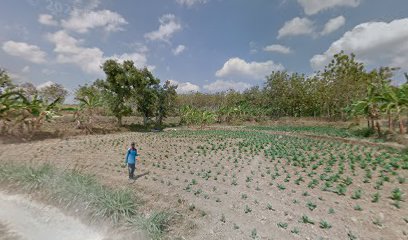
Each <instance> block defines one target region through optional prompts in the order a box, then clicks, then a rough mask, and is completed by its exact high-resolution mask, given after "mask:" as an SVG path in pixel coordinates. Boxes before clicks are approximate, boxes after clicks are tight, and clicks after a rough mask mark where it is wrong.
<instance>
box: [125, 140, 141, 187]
mask: <svg viewBox="0 0 408 240" xmlns="http://www.w3.org/2000/svg"><path fill="white" fill-rule="evenodd" d="M137 156H139V155H138V154H137V149H136V148H135V143H134V142H132V143H131V144H130V148H129V149H128V150H127V154H126V158H125V164H127V166H128V171H129V180H132V179H134V177H135V176H134V174H135V169H136V163H137V162H136V157H137Z"/></svg>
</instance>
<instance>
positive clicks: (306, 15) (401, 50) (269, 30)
mask: <svg viewBox="0 0 408 240" xmlns="http://www.w3.org/2000/svg"><path fill="white" fill-rule="evenodd" d="M341 50H344V51H345V52H346V53H351V52H353V53H355V54H356V56H357V59H358V60H359V61H361V62H364V63H365V64H366V66H367V68H368V69H372V68H375V67H379V66H392V67H399V68H400V70H399V71H397V72H396V76H395V80H394V82H395V83H401V82H403V81H404V80H403V77H402V75H403V74H402V73H403V72H404V71H407V72H408V1H407V0H387V1H385V0H2V4H1V8H0V67H1V68H5V69H6V70H7V71H8V72H9V73H10V75H11V76H12V78H13V79H14V80H15V81H16V82H21V83H22V82H31V83H33V84H34V85H36V86H39V87H41V86H44V85H47V84H50V83H52V82H53V83H60V84H63V85H64V86H65V87H66V88H67V89H68V90H69V91H70V92H71V93H73V92H74V91H75V89H77V88H78V86H79V85H84V84H90V83H92V82H93V81H94V80H96V79H98V78H102V79H103V78H104V73H103V71H102V70H101V68H100V66H101V64H102V63H103V62H104V61H106V60H107V59H116V60H118V61H123V60H133V61H134V63H135V65H136V66H137V67H139V68H142V67H147V68H149V69H150V70H151V71H152V72H153V74H154V75H155V76H157V77H158V78H159V79H161V81H162V82H164V81H166V80H170V81H172V82H173V83H174V84H178V92H179V93H186V92H191V91H201V92H217V91H224V90H228V89H235V90H237V91H242V90H244V89H246V88H249V87H251V86H262V85H263V84H264V82H265V76H267V75H269V74H270V73H271V72H272V71H278V70H286V71H288V72H300V73H304V74H306V75H312V74H313V73H314V72H316V71H319V70H322V68H323V67H324V66H325V65H326V64H327V63H328V62H329V61H330V60H331V58H332V56H333V55H334V54H336V53H338V52H340V51H341ZM70 99H71V100H72V96H71V98H70Z"/></svg>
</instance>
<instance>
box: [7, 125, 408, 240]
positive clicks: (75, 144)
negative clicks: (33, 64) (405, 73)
mask: <svg viewBox="0 0 408 240" xmlns="http://www.w3.org/2000/svg"><path fill="white" fill-rule="evenodd" d="M174 132H175V133H177V132H178V130H177V131H174ZM174 132H173V131H168V132H165V133H116V134H107V135H92V136H91V135H87V136H74V137H71V138H69V139H48V140H44V141H37V142H29V143H19V144H2V145H0V162H13V163H24V164H33V165H36V164H42V163H51V164H53V165H55V166H57V167H60V168H63V169H65V168H68V169H77V170H78V169H79V170H81V171H84V172H86V173H91V174H95V175H96V176H97V177H98V178H99V179H100V180H101V181H102V182H103V183H104V184H107V185H109V186H113V187H117V188H131V189H133V190H134V191H135V192H136V193H137V194H138V195H139V196H141V197H142V198H143V200H144V202H145V204H144V207H143V209H142V211H145V212H147V213H148V212H150V211H152V210H160V209H171V210H173V211H175V212H176V213H178V214H179V215H180V218H179V222H178V223H175V225H174V226H173V227H172V228H171V229H170V233H169V234H168V236H169V238H174V237H181V238H184V239H203V240H204V239H206V240H207V239H252V238H255V239H256V238H258V239H319V238H322V239H349V238H350V239H351V237H352V236H356V237H358V239H390V240H394V239H407V236H406V234H407V230H406V229H407V226H408V225H407V223H406V221H405V220H404V218H407V217H408V204H407V203H408V201H407V197H406V196H407V195H406V194H407V193H408V186H407V183H402V184H400V183H398V181H397V177H401V178H408V173H407V171H406V170H397V171H396V173H397V176H394V175H391V174H387V176H388V177H389V181H385V182H384V183H383V186H382V187H381V189H379V190H376V189H374V188H373V187H374V185H375V183H376V181H377V180H378V179H379V171H373V174H372V179H370V181H369V183H364V182H363V176H364V174H365V172H364V171H363V170H362V169H360V168H358V167H357V168H356V172H355V176H353V175H352V173H351V170H350V169H349V166H348V165H346V167H345V175H344V176H342V178H343V177H346V176H349V177H351V178H352V179H353V182H352V184H350V186H349V187H348V188H347V193H346V195H345V196H339V195H337V194H335V193H333V192H329V191H322V190H321V187H322V182H320V185H319V186H316V187H315V188H309V187H308V183H309V182H310V181H311V179H312V178H318V177H319V175H320V174H322V173H323V172H324V167H325V165H324V166H320V167H318V168H317V169H316V170H315V172H316V174H315V175H313V176H311V177H309V176H308V175H307V174H308V173H310V171H311V170H310V168H307V169H301V168H299V167H295V166H292V165H287V163H289V162H288V160H287V159H285V158H280V157H278V158H276V159H275V160H273V161H272V160H270V159H269V158H268V157H265V156H264V154H263V151H261V152H259V153H258V152H254V151H252V150H250V149H249V148H247V149H246V150H245V151H244V150H242V149H240V148H239V147H238V146H239V143H242V142H243V141H245V138H234V137H231V138H221V137H219V136H215V137H214V136H211V135H209V136H204V135H198V136H190V135H186V136H183V135H179V136H174V135H173V133H174ZM271 134H272V136H277V137H278V136H280V137H278V138H277V139H275V140H274V142H271V143H272V144H271V145H265V146H267V147H271V146H273V145H274V144H276V145H278V144H279V141H286V140H287V139H289V140H290V141H291V139H292V138H293V139H294V138H296V139H298V138H299V139H303V140H305V142H304V144H306V145H307V144H311V146H312V147H311V148H310V149H309V150H304V149H300V147H301V145H293V146H291V145H288V146H287V147H288V149H295V151H298V154H299V156H301V155H302V154H305V156H309V155H310V156H311V155H316V156H318V160H319V159H323V160H324V162H326V161H327V160H328V159H329V155H325V154H324V152H328V153H329V152H330V153H332V154H333V155H335V156H340V155H341V156H346V158H347V156H348V155H347V154H348V153H349V152H348V151H351V150H352V149H355V148H356V147H358V148H357V150H353V151H356V153H362V154H363V153H365V152H372V153H373V157H374V158H375V157H377V156H380V155H381V154H385V153H386V150H385V149H380V148H377V146H372V145H371V144H368V145H367V144H366V143H364V144H363V145H361V144H360V143H359V142H358V141H357V140H356V141H354V140H353V141H352V142H347V143H345V142H343V140H342V139H340V140H341V141H338V139H333V138H330V139H326V138H325V137H324V138H322V137H320V138H319V139H314V138H315V137H314V136H306V135H297V136H296V137H294V136H283V134H282V133H271ZM132 141H135V142H136V144H137V147H138V148H139V153H140V154H141V156H140V158H139V163H138V166H137V174H139V175H143V176H140V177H139V178H138V179H137V180H136V181H135V182H129V181H128V180H127V173H126V169H125V168H123V166H122V165H123V161H124V154H125V152H126V148H127V145H128V143H130V142H132ZM293 144H297V143H296V142H293ZM313 144H315V145H316V146H320V147H321V148H318V147H313ZM213 145H214V146H216V148H217V149H218V150H216V149H215V150H212V147H213ZM298 148H299V149H298ZM319 149H320V150H319ZM241 150H242V151H241ZM390 156H391V158H392V157H398V156H397V155H394V154H392V153H391V155H390ZM357 166H358V164H357ZM275 167H276V168H277V171H278V172H279V173H280V175H279V176H276V177H275V179H273V178H271V176H272V175H271V173H268V170H271V171H272V173H273V172H274V168H275ZM338 169H339V166H338V165H337V164H336V165H334V166H333V167H332V172H336V171H337V170H338ZM303 170H306V171H303ZM288 174H289V175H290V176H291V178H290V180H289V181H285V178H286V177H287V175H288ZM296 174H300V176H302V177H303V178H304V180H305V182H301V183H300V184H299V185H297V184H295V183H294V180H295V179H296V178H297V176H296ZM331 174H332V173H331ZM193 179H194V180H193ZM335 185H336V184H335ZM278 186H285V189H284V190H279V188H278ZM396 187H398V188H400V189H401V190H402V192H403V193H404V195H403V199H404V201H402V202H400V208H396V207H395V206H393V205H392V203H393V202H394V201H393V200H391V199H390V198H389V196H390V195H391V192H392V190H393V189H394V188H396ZM357 189H361V190H362V192H363V194H362V197H361V198H360V199H352V198H351V195H352V193H353V192H354V191H355V190H357ZM377 191H378V192H379V193H380V196H381V197H380V200H379V202H378V203H373V202H371V199H372V197H371V195H372V194H373V193H375V192H377ZM305 192H307V193H308V194H304V193H305ZM308 202H312V203H314V204H316V206H317V207H316V209H314V210H309V208H308V207H307V206H306V205H307V203H308ZM356 205H359V206H361V207H362V210H361V211H357V210H354V207H355V206H356ZM330 208H333V210H334V213H329V209H330ZM303 215H306V216H308V217H309V218H310V219H312V220H313V221H314V224H305V223H301V222H300V220H301V218H302V216H303ZM321 220H326V221H327V222H328V223H330V225H331V228H328V229H323V228H321V227H320V226H319V222H320V221H321ZM285 224H287V225H288V226H287V229H285ZM278 225H280V227H279V226H278ZM297 231H298V233H295V232H297Z"/></svg>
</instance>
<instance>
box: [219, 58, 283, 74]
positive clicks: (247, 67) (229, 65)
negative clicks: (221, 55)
mask: <svg viewBox="0 0 408 240" xmlns="http://www.w3.org/2000/svg"><path fill="white" fill-rule="evenodd" d="M283 69H284V67H283V66H282V65H281V64H275V63H274V62H273V61H266V62H246V61H245V60H242V59H240V58H230V59H229V60H228V61H226V62H225V63H224V66H223V67H222V68H221V69H220V70H218V71H217V72H216V73H215V75H216V76H217V77H227V76H237V77H241V76H243V77H250V78H252V79H263V78H265V76H267V75H269V74H270V73H271V72H272V71H279V70H283Z"/></svg>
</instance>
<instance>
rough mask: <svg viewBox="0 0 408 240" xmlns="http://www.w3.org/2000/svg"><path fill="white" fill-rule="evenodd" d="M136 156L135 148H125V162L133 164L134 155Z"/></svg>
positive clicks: (134, 160)
mask: <svg viewBox="0 0 408 240" xmlns="http://www.w3.org/2000/svg"><path fill="white" fill-rule="evenodd" d="M137 156H138V154H137V149H136V148H133V149H132V148H129V149H128V150H127V154H126V158H125V163H129V164H135V163H136V157H137Z"/></svg>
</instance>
